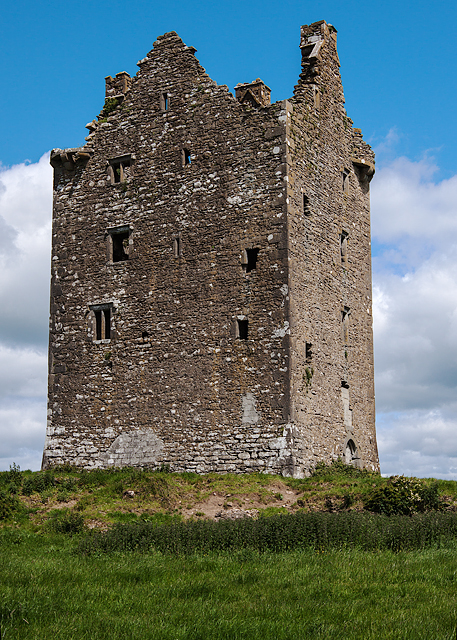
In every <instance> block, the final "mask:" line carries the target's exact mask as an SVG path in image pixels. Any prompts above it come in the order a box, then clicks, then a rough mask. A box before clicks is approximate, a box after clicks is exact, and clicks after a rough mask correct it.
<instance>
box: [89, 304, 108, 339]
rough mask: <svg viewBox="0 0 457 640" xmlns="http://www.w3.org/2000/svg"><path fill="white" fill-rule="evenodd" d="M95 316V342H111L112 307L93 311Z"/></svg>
mask: <svg viewBox="0 0 457 640" xmlns="http://www.w3.org/2000/svg"><path fill="white" fill-rule="evenodd" d="M93 311H94V316H95V336H94V339H95V340H111V307H102V308H100V307H98V308H97V309H93Z"/></svg>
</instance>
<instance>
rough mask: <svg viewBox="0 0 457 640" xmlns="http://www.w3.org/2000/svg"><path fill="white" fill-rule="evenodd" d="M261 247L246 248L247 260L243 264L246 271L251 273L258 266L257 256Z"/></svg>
mask: <svg viewBox="0 0 457 640" xmlns="http://www.w3.org/2000/svg"><path fill="white" fill-rule="evenodd" d="M259 251H260V249H245V261H244V264H243V267H244V270H245V271H246V273H250V272H251V271H254V269H256V268H257V256H258V255H259Z"/></svg>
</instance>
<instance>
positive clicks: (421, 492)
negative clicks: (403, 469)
mask: <svg viewBox="0 0 457 640" xmlns="http://www.w3.org/2000/svg"><path fill="white" fill-rule="evenodd" d="M440 506H441V501H440V497H439V494H438V482H436V481H435V482H433V483H432V484H430V485H427V484H426V483H425V482H424V481H423V480H418V479H417V478H406V477H405V476H392V477H391V478H389V480H388V482H387V483H386V484H383V485H381V486H379V487H377V488H376V489H375V490H374V491H373V492H372V493H371V495H370V496H369V497H368V498H367V499H366V500H365V502H364V507H365V509H367V510H368V511H374V512H375V513H383V514H385V515H387V516H391V515H411V514H413V513H423V512H425V511H432V510H437V509H439V508H440Z"/></svg>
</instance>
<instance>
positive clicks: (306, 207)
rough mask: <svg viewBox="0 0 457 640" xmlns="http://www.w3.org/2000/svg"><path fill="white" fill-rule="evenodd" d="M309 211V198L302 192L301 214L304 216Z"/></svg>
mask: <svg viewBox="0 0 457 640" xmlns="http://www.w3.org/2000/svg"><path fill="white" fill-rule="evenodd" d="M310 213H311V210H310V208H309V198H308V196H307V195H305V194H303V214H304V215H305V216H309V215H310Z"/></svg>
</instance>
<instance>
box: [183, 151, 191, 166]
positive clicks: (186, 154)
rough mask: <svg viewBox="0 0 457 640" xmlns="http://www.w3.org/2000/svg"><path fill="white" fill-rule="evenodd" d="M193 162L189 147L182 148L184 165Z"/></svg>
mask: <svg viewBox="0 0 457 640" xmlns="http://www.w3.org/2000/svg"><path fill="white" fill-rule="evenodd" d="M191 162H192V158H191V156H190V151H189V149H183V150H182V164H183V167H187V166H188V165H190V164H191Z"/></svg>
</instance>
